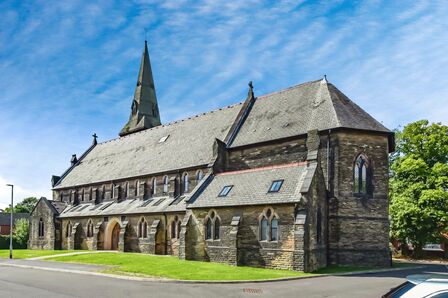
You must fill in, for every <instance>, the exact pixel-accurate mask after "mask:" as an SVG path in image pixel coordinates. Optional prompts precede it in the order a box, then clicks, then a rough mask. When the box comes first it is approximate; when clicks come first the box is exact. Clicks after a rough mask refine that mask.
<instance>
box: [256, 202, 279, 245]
mask: <svg viewBox="0 0 448 298" xmlns="http://www.w3.org/2000/svg"><path fill="white" fill-rule="evenodd" d="M259 229H260V241H278V238H279V232H278V230H279V222H278V216H277V215H276V214H275V213H274V212H273V211H272V210H271V209H270V208H268V209H267V210H265V212H263V213H262V214H261V215H260V228H259Z"/></svg>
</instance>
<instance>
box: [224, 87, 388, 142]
mask: <svg viewBox="0 0 448 298" xmlns="http://www.w3.org/2000/svg"><path fill="white" fill-rule="evenodd" d="M340 127H345V128H355V129H363V130H373V131H380V132H387V133H390V131H389V130H388V129H387V128H386V127H384V126H383V125H382V124H381V123H379V122H378V121H376V120H375V119H374V118H373V117H372V116H370V115H369V114H368V113H367V112H365V111H364V110H363V109H361V108H360V107H359V106H358V105H356V104H355V103H354V102H353V101H351V100H350V99H349V98H348V97H347V96H345V95H344V94H343V93H342V92H341V91H339V90H338V89H337V88H336V87H335V86H333V85H332V84H330V83H328V82H327V81H326V79H322V80H318V81H312V82H308V83H304V84H300V85H297V86H294V87H291V88H288V89H285V90H281V91H278V92H275V93H271V94H268V95H263V96H259V97H257V100H256V101H255V103H254V105H253V107H252V109H251V111H250V113H249V115H248V117H247V118H246V120H245V122H244V123H243V125H242V126H241V128H240V130H239V132H238V134H237V135H236V138H235V139H234V141H233V143H232V144H231V147H238V146H244V145H248V144H254V143H259V142H264V141H270V140H275V139H280V138H285V137H291V136H296V135H301V134H306V133H307V132H308V131H309V130H312V129H318V130H328V129H333V128H340Z"/></svg>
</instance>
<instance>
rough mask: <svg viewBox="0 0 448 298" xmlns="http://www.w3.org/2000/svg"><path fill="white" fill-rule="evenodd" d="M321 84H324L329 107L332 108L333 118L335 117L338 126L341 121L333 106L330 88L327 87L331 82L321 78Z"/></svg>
mask: <svg viewBox="0 0 448 298" xmlns="http://www.w3.org/2000/svg"><path fill="white" fill-rule="evenodd" d="M322 84H324V85H325V87H326V88H325V89H326V91H327V93H328V98H329V99H330V105H331V109H332V110H333V113H334V115H335V118H336V124H337V125H338V126H341V125H342V123H341V122H340V121H339V117H338V112H337V111H336V107H335V106H334V102H333V96H332V94H331V91H330V89H329V88H328V85H329V84H331V83H329V82H328V81H327V80H326V79H325V80H324V79H323V80H322ZM332 86H333V84H332ZM321 97H322V93H321Z"/></svg>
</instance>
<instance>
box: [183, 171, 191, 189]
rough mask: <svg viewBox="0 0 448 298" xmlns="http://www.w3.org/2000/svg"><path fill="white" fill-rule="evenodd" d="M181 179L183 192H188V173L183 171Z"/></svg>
mask: <svg viewBox="0 0 448 298" xmlns="http://www.w3.org/2000/svg"><path fill="white" fill-rule="evenodd" d="M182 180H183V181H182V182H183V186H184V187H183V192H184V193H187V192H188V189H189V186H190V185H189V184H190V181H189V179H188V173H185V174H184V177H183V179H182Z"/></svg>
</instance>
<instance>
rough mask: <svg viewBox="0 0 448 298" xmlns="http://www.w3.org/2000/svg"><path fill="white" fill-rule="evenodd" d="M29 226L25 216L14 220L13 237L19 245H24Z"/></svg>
mask: <svg viewBox="0 0 448 298" xmlns="http://www.w3.org/2000/svg"><path fill="white" fill-rule="evenodd" d="M29 227H30V224H29V222H28V220H27V219H25V218H20V219H18V220H16V221H15V226H14V231H13V234H14V235H13V237H14V239H15V240H16V242H17V244H19V245H20V246H26V243H27V241H28V236H29Z"/></svg>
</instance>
